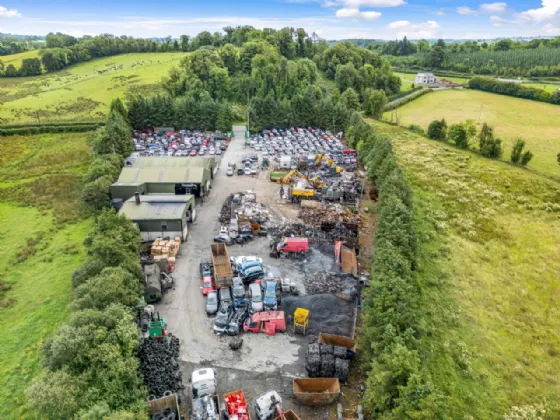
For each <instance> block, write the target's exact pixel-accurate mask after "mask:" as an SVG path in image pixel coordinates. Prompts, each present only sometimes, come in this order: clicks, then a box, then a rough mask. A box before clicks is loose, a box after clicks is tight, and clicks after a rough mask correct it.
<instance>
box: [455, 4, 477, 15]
mask: <svg viewBox="0 0 560 420" xmlns="http://www.w3.org/2000/svg"><path fill="white" fill-rule="evenodd" d="M457 13H459V14H460V15H477V14H478V12H477V11H476V10H473V9H471V8H470V7H467V6H461V7H457Z"/></svg>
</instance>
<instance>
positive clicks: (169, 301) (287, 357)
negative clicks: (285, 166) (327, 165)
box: [156, 126, 328, 419]
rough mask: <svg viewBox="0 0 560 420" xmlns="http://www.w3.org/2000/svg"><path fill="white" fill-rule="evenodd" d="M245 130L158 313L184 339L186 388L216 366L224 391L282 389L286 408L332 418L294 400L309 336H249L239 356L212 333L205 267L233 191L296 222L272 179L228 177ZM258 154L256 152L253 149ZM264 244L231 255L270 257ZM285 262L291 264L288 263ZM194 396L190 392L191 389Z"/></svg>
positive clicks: (239, 130) (251, 394)
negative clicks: (195, 375) (250, 194)
mask: <svg viewBox="0 0 560 420" xmlns="http://www.w3.org/2000/svg"><path fill="white" fill-rule="evenodd" d="M244 130H245V127H241V126H238V127H234V133H235V137H234V140H232V141H231V143H230V146H229V148H228V149H227V151H226V152H225V154H224V155H223V158H222V164H221V165H220V166H219V168H218V171H217V174H216V175H215V177H214V184H213V187H212V189H211V192H210V194H209V195H208V196H206V197H205V198H204V202H203V203H200V204H199V206H198V207H197V219H196V221H195V222H194V223H192V224H191V225H190V228H189V235H188V240H187V242H186V243H185V244H184V245H183V247H182V249H181V254H180V257H179V258H178V260H177V264H176V267H175V271H174V273H173V277H174V279H175V288H174V290H172V291H170V292H169V293H168V294H166V295H165V297H164V299H163V300H162V302H160V303H159V304H157V305H156V309H157V310H158V311H159V313H160V315H161V316H162V317H163V318H164V319H165V321H166V322H167V325H168V331H169V332H171V333H172V334H174V335H175V336H177V337H178V338H179V339H180V340H181V356H180V359H181V368H182V372H183V383H185V384H187V383H188V380H189V378H190V375H191V373H192V371H193V369H198V368H201V367H213V368H215V369H216V370H217V372H218V376H219V388H220V391H221V392H224V393H225V392H228V391H232V390H234V389H237V388H243V389H244V390H245V392H246V394H247V398H248V399H249V401H251V402H254V399H255V398H256V397H257V396H258V395H260V394H261V393H264V392H266V391H268V390H270V389H275V390H277V391H278V392H279V393H280V394H281V396H282V398H283V399H284V408H285V409H287V408H294V410H297V411H296V412H297V414H298V415H300V417H301V418H302V419H304V418H310V417H311V416H317V415H319V416H320V418H328V414H327V413H328V408H324V409H322V410H313V411H310V410H309V409H307V408H306V407H298V406H297V404H296V402H295V400H294V399H293V398H292V397H291V394H292V392H291V386H292V385H291V383H292V378H294V377H303V376H306V372H305V369H304V357H305V351H306V347H307V343H308V338H307V337H301V336H294V335H293V334H291V333H285V334H277V335H276V336H274V337H269V336H266V335H264V334H244V335H243V336H242V337H243V340H244V343H243V346H242V348H241V349H240V350H238V351H233V350H231V349H230V348H229V347H228V343H229V340H230V338H229V337H217V336H215V335H214V333H213V331H212V326H213V318H209V317H207V315H206V312H205V298H204V297H203V296H202V293H201V290H200V287H201V278H200V274H199V262H200V260H201V259H208V258H210V244H211V243H212V242H213V238H214V236H215V235H216V234H217V231H218V230H219V221H218V216H219V212H220V209H221V206H222V203H223V201H224V200H225V199H226V198H227V196H228V195H229V194H231V193H233V192H238V191H245V190H248V189H252V190H254V191H255V192H256V193H257V199H258V201H259V202H262V203H264V204H265V205H267V207H268V208H269V211H270V213H271V217H272V218H273V219H276V220H279V219H282V218H283V217H294V216H295V215H296V214H297V212H296V210H295V209H294V208H293V207H292V206H291V205H286V204H280V203H277V194H278V188H277V187H276V186H275V185H274V184H271V183H270V182H269V180H268V174H267V173H266V172H261V173H260V174H259V175H258V176H255V177H248V176H233V177H227V176H226V173H225V172H226V168H227V162H232V163H233V162H236V163H237V165H238V166H239V165H240V162H241V159H242V158H243V156H244V155H245V154H246V153H248V152H249V150H248V149H246V147H245V145H244V144H245V142H244V138H243V135H244ZM251 151H252V150H251ZM262 241H264V239H263V240H260V241H258V240H255V241H253V242H250V243H249V244H247V245H244V246H239V245H237V246H233V247H230V248H229V250H230V254H231V255H233V256H236V255H257V256H261V257H263V258H269V256H268V248H267V247H266V246H263V242H262ZM282 263H285V264H289V262H286V261H283V262H282ZM185 391H186V392H187V393H188V392H189V390H188V387H187V389H186V390H185Z"/></svg>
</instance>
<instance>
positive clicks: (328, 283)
mask: <svg viewBox="0 0 560 420" xmlns="http://www.w3.org/2000/svg"><path fill="white" fill-rule="evenodd" d="M353 286H354V280H353V279H352V278H349V277H348V276H347V275H344V274H339V273H332V272H330V271H317V272H314V273H311V274H310V275H309V276H306V277H305V288H306V290H307V291H308V292H309V293H310V294H312V295H314V294H317V293H333V294H334V293H339V292H343V291H346V290H348V289H350V288H351V287H353Z"/></svg>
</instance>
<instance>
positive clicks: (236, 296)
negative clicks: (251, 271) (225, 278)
mask: <svg viewBox="0 0 560 420" xmlns="http://www.w3.org/2000/svg"><path fill="white" fill-rule="evenodd" d="M231 289H232V292H233V307H234V308H235V309H237V308H238V307H239V306H241V305H244V304H245V285H244V284H243V280H241V278H240V277H234V278H233V282H232V286H231Z"/></svg>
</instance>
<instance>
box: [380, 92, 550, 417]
mask: <svg viewBox="0 0 560 420" xmlns="http://www.w3.org/2000/svg"><path fill="white" fill-rule="evenodd" d="M428 96H434V97H435V96H437V95H436V94H432V95H428ZM537 105H538V104H537ZM373 124H374V126H375V128H376V129H377V130H378V131H379V132H381V133H384V134H387V135H389V136H390V138H391V139H392V142H393V147H394V149H395V151H396V153H397V156H398V159H399V161H400V163H401V164H402V166H403V167H404V169H405V171H406V173H407V177H408V178H409V179H410V181H411V182H412V185H413V189H414V194H415V195H414V203H415V209H416V210H415V211H416V214H417V220H418V223H419V238H421V239H420V241H421V245H420V260H419V270H418V271H419V272H418V281H419V283H420V287H421V289H422V296H421V301H420V306H421V307H423V308H424V310H425V311H426V313H427V314H429V315H428V316H427V318H426V319H427V320H429V322H428V324H427V325H425V332H426V337H424V338H423V344H422V351H425V352H426V353H425V354H427V355H428V356H427V359H426V364H425V368H426V369H428V371H429V372H430V375H431V377H432V379H433V382H434V385H435V386H437V387H439V388H440V389H442V390H444V392H445V393H446V394H449V396H450V397H449V399H448V404H449V406H450V407H451V408H452V412H453V413H455V415H456V416H453V417H460V416H464V415H467V414H468V415H470V416H472V417H473V418H497V417H500V415H503V413H505V412H508V409H509V407H510V406H511V405H517V406H525V405H534V406H537V405H539V404H545V405H547V404H548V408H549V410H552V411H549V414H550V413H552V417H550V418H555V416H558V415H559V411H558V409H559V407H558V406H557V405H555V404H556V403H557V398H556V397H555V396H556V395H558V394H559V393H560V379H559V377H558V374H557V372H558V369H559V368H560V357H559V354H560V335H559V334H558V330H559V327H560V324H559V318H558V316H557V315H558V313H557V312H558V310H557V305H556V303H555V302H558V299H560V285H559V283H558V273H559V272H560V263H559V261H558V258H557V256H558V255H559V254H560V245H559V243H558V237H559V236H560V217H559V215H560V196H559V195H558V184H557V183H556V182H554V181H551V180H549V179H547V178H545V177H542V176H540V175H537V174H534V173H531V172H528V171H525V170H523V169H519V168H514V167H511V166H509V165H505V164H504V163H501V162H497V161H491V160H488V159H484V158H481V157H479V156H477V155H476V154H474V153H470V152H464V151H459V150H457V149H453V148H450V147H448V146H446V145H445V144H441V143H439V142H436V141H431V140H427V139H425V138H424V137H421V136H418V135H417V134H414V133H411V132H409V131H407V130H405V129H403V128H399V127H394V126H390V125H386V124H383V123H379V122H375V123H373ZM545 401H548V403H545Z"/></svg>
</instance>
